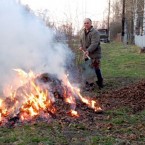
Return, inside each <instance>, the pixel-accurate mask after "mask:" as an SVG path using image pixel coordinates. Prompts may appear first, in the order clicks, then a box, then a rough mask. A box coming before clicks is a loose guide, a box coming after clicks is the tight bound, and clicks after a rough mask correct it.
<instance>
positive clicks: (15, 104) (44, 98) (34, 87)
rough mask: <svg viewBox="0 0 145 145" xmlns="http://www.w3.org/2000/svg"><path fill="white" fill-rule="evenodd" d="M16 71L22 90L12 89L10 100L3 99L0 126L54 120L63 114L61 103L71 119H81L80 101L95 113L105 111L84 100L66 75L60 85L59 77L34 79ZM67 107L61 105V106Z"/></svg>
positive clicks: (0, 102)
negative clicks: (78, 108) (41, 119)
mask: <svg viewBox="0 0 145 145" xmlns="http://www.w3.org/2000/svg"><path fill="white" fill-rule="evenodd" d="M15 71H17V72H18V75H19V79H20V84H21V86H19V87H18V88H17V89H14V88H13V87H10V90H11V91H10V92H9V96H8V97H7V98H5V99H4V100H2V99H0V122H1V125H4V124H7V123H9V124H10V126H13V125H14V124H15V123H16V122H28V121H31V120H34V119H36V118H45V119H47V120H49V118H51V117H52V118H55V117H56V116H57V113H59V111H60V108H59V106H57V104H58V103H57V102H58V101H59V100H61V101H63V102H64V103H65V104H67V105H68V107H67V109H68V110H66V111H67V112H69V113H67V115H69V116H72V117H79V113H78V112H77V110H76V102H77V101H81V102H82V103H84V104H86V105H87V106H88V107H89V108H92V109H93V110H94V111H102V109H101V107H100V105H99V103H98V102H97V101H95V100H92V99H90V98H88V97H83V96H82V95H81V93H80V89H79V88H77V87H74V86H72V85H71V83H70V82H69V80H68V76H67V75H65V76H64V77H63V78H62V80H61V81H60V80H59V79H58V78H57V77H56V76H54V75H51V74H47V73H45V74H42V75H35V74H34V73H33V72H30V73H28V74H27V73H26V72H24V71H22V70H20V69H15ZM6 90H8V89H6ZM64 103H62V102H61V105H62V106H63V105H64ZM65 109H66V108H65Z"/></svg>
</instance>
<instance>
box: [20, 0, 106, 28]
mask: <svg viewBox="0 0 145 145" xmlns="http://www.w3.org/2000/svg"><path fill="white" fill-rule="evenodd" d="M20 1H21V3H22V4H24V5H29V7H30V8H31V9H32V10H34V11H38V10H46V9H47V10H48V13H49V14H48V15H49V17H50V19H51V20H52V21H54V22H58V23H59V22H60V23H61V22H65V21H69V20H71V21H73V23H75V24H76V26H77V25H82V24H83V19H84V18H85V17H89V18H91V19H92V21H103V18H104V17H105V16H106V15H107V10H108V0H20Z"/></svg>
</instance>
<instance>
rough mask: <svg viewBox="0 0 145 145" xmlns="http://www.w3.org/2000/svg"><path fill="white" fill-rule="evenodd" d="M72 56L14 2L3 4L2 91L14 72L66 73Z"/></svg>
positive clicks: (0, 33)
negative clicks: (14, 70)
mask: <svg viewBox="0 0 145 145" xmlns="http://www.w3.org/2000/svg"><path fill="white" fill-rule="evenodd" d="M72 56H73V53H72V52H71V50H70V49H69V48H68V46H67V45H66V44H63V43H57V42H56V41H55V32H54V31H53V30H52V29H50V28H48V27H46V26H45V24H44V23H43V21H41V20H40V19H38V18H37V17H36V16H34V15H33V14H31V13H29V12H28V11H26V9H25V8H24V7H23V6H21V5H19V4H18V3H17V2H16V1H14V0H0V67H1V68H0V85H1V86H0V89H2V88H3V85H4V84H5V83H8V80H9V81H11V78H12V76H11V74H12V72H13V69H15V68H20V69H23V70H24V71H26V72H28V71H29V70H32V71H34V72H36V73H44V72H48V73H52V74H57V75H58V76H60V75H62V74H64V73H65V65H66V62H67V63H68V62H70V61H71V58H72Z"/></svg>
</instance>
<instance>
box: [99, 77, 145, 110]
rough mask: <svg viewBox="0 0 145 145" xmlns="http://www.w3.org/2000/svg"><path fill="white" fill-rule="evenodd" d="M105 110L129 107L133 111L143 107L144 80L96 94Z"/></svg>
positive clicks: (144, 97) (144, 99) (144, 100)
mask: <svg viewBox="0 0 145 145" xmlns="http://www.w3.org/2000/svg"><path fill="white" fill-rule="evenodd" d="M97 98H99V101H100V102H101V104H102V106H103V108H104V109H105V110H108V109H115V108H120V107H129V108H131V109H132V111H133V113H136V112H138V111H141V110H143V109H145V80H142V81H140V82H136V83H134V84H130V85H128V86H126V87H123V88H120V89H116V90H112V91H108V92H105V93H104V94H101V95H98V96H97Z"/></svg>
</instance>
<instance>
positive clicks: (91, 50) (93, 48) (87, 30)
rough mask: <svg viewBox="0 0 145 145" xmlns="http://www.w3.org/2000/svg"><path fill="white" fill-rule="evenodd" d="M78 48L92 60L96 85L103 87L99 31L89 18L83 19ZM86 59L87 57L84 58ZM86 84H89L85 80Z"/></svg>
mask: <svg viewBox="0 0 145 145" xmlns="http://www.w3.org/2000/svg"><path fill="white" fill-rule="evenodd" d="M80 44H81V46H80V48H79V49H80V50H82V51H84V54H85V56H89V57H90V58H91V60H92V66H93V67H94V70H95V73H96V76H97V81H96V83H97V85H98V87H99V89H101V88H103V77H102V74H101V70H100V59H101V46H100V35H99V32H98V31H97V30H96V29H94V28H93V26H92V21H91V19H89V18H86V19H85V20H84V29H83V30H82V32H81V35H80ZM85 60H87V59H85ZM86 85H91V84H89V83H88V82H86Z"/></svg>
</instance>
